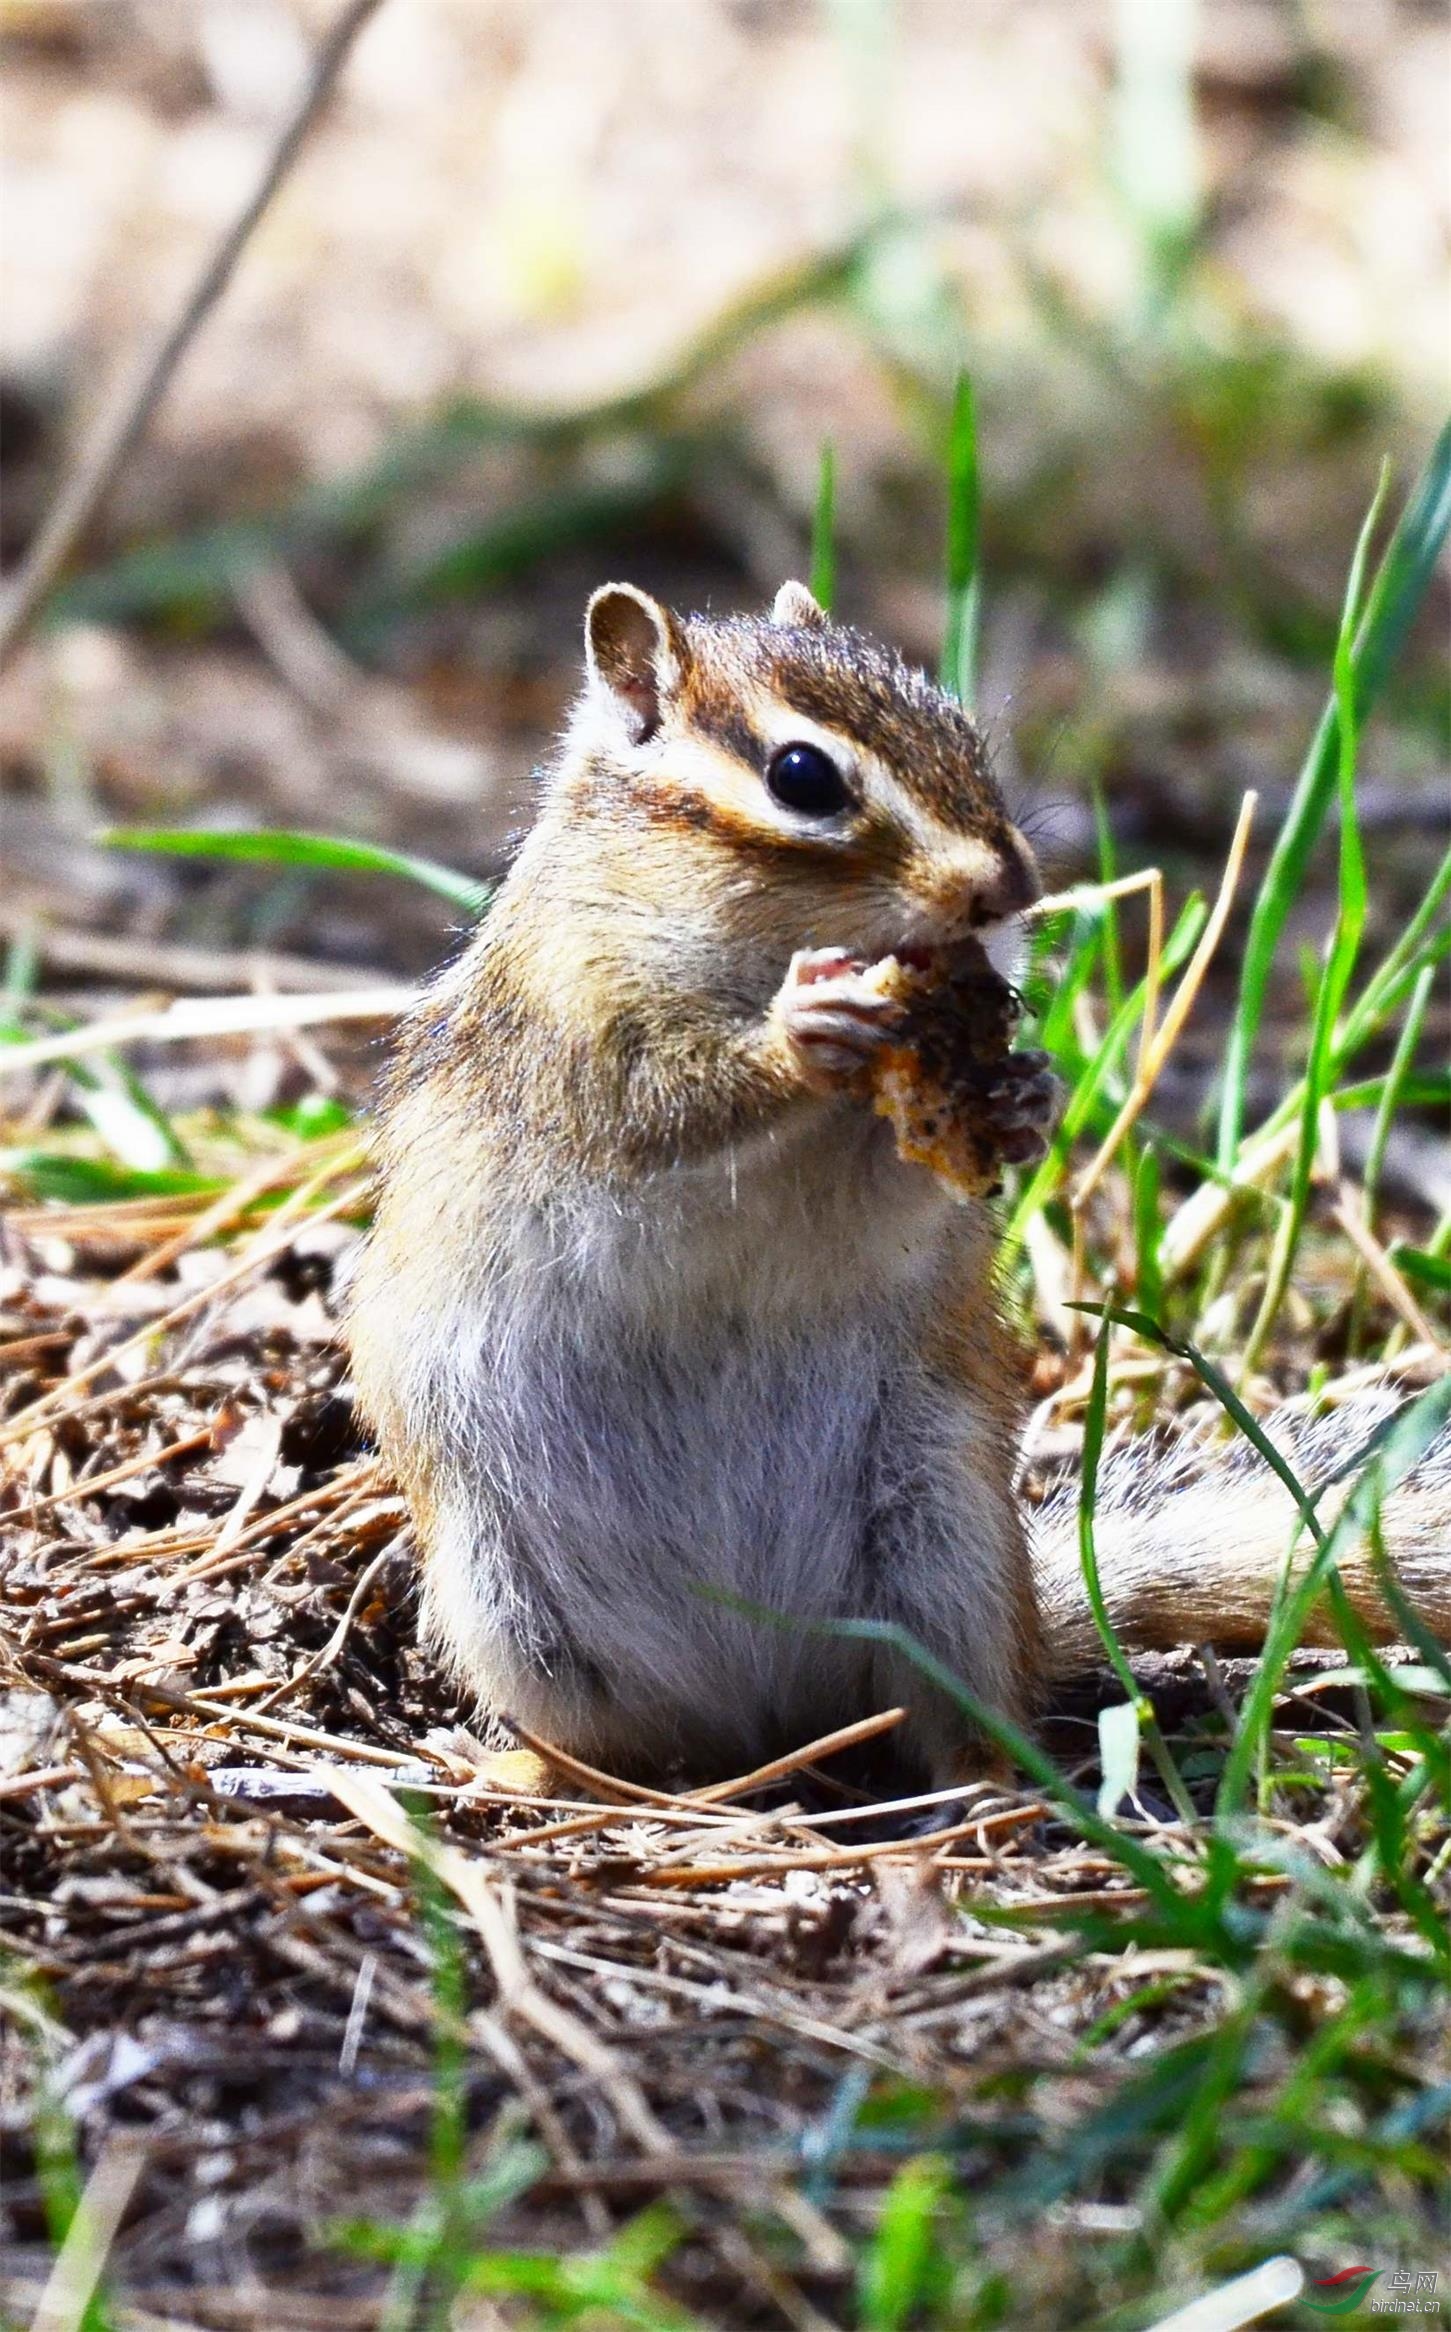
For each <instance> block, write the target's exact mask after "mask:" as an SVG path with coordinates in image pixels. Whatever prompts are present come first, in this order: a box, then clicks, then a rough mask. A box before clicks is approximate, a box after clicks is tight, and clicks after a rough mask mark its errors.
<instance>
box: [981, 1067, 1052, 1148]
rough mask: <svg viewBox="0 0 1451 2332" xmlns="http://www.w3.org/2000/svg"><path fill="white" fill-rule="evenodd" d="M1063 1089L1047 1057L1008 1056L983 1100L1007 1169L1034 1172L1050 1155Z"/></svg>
mask: <svg viewBox="0 0 1451 2332" xmlns="http://www.w3.org/2000/svg"><path fill="white" fill-rule="evenodd" d="M1062 1106H1063V1088H1062V1086H1061V1085H1060V1084H1059V1081H1058V1079H1057V1078H1056V1077H1055V1076H1054V1074H1053V1066H1052V1063H1051V1061H1050V1060H1049V1057H1048V1055H1047V1054H1046V1053H1010V1054H1009V1055H1008V1057H1007V1059H1006V1060H1005V1061H1004V1062H1003V1064H1002V1067H1001V1069H1000V1070H999V1071H998V1073H997V1076H996V1077H995V1078H994V1080H993V1082H992V1083H991V1084H990V1085H989V1086H988V1088H987V1091H986V1093H985V1094H984V1096H983V1117H984V1123H985V1127H986V1130H987V1131H988V1133H989V1134H990V1135H991V1136H992V1139H993V1144H994V1147H995V1148H996V1150H997V1154H998V1156H999V1157H1000V1158H1001V1159H1002V1161H1003V1163H1004V1164H1005V1165H1007V1166H1036V1165H1037V1164H1038V1162H1039V1160H1040V1159H1042V1158H1046V1157H1047V1155H1048V1149H1049V1145H1050V1143H1051V1141H1052V1137H1053V1128H1054V1125H1055V1124H1056V1123H1057V1119H1058V1113H1059V1111H1060V1109H1061V1108H1062Z"/></svg>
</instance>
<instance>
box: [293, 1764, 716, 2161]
mask: <svg viewBox="0 0 1451 2332" xmlns="http://www.w3.org/2000/svg"><path fill="white" fill-rule="evenodd" d="M329 1787H330V1788H331V1790H332V1792H333V1794H334V1796H336V1797H339V1798H341V1800H342V1802H343V1804H344V1805H345V1806H346V1807H347V1809H348V1812H349V1813H350V1814H353V1815H355V1816H356V1818H357V1819H358V1821H360V1822H361V1823H362V1824H363V1825H364V1827H365V1828H367V1829H369V1830H371V1831H372V1833H373V1835H374V1837H375V1838H381V1839H382V1840H383V1842H384V1844H385V1845H387V1846H391V1847H394V1848H395V1849H396V1850H397V1851H398V1853H400V1854H406V1855H407V1856H409V1857H410V1859H412V1860H415V1861H422V1862H425V1863H427V1865H428V1867H429V1869H430V1870H431V1871H432V1872H433V1874H434V1876H435V1878H437V1879H438V1880H439V1881H440V1882H441V1883H442V1884H443V1885H444V1886H446V1887H447V1888H448V1890H449V1892H450V1893H451V1894H452V1895H454V1896H456V1897H457V1899H458V1901H459V1902H460V1903H461V1904H462V1905H463V1907H464V1909H465V1911H467V1913H468V1915H469V1917H470V1919H471V1920H472V1921H473V1923H474V1926H475V1927H476V1928H477V1930H478V1933H479V1939H480V1941H481V1942H482V1944H483V1946H484V1949H485V1951H486V1952H487V1953H488V1956H489V1964H490V1966H491V1967H492V1969H493V1971H494V1981H495V1983H496V1984H497V1985H498V1987H499V2001H500V2006H501V2008H502V2009H503V2010H504V2012H505V2014H508V2015H514V2016H517V2017H520V2018H522V2020H523V2021H524V2022H525V2023H526V2024H529V2025H532V2026H533V2028H534V2030H535V2031H536V2032H537V2033H538V2034H539V2036H540V2038H541V2039H543V2040H547V2041H549V2042H550V2043H551V2045H552V2046H553V2047H554V2048H557V2049H558V2050H559V2052H560V2054H561V2055H562V2056H565V2057H568V2058H569V2059H570V2060H571V2062H572V2063H574V2064H576V2065H578V2067H579V2068H580V2071H581V2072H584V2073H588V2074H590V2075H591V2076H592V2077H593V2078H594V2079H595V2080H596V2081H597V2082H598V2083H599V2085H600V2087H601V2089H602V2090H603V2091H604V2092H605V2095H606V2096H607V2097H608V2099H609V2101H610V2103H611V2105H612V2106H613V2107H614V2110H615V2114H616V2117H617V2119H618V2120H619V2123H620V2126H621V2127H622V2128H623V2129H626V2130H628V2131H629V2133H630V2135H631V2136H632V2137H633V2138H634V2139H635V2141H636V2143H637V2145H639V2147H640V2148H641V2150H642V2152H644V2153H647V2154H672V2153H674V2151H675V2147H674V2143H673V2141H672V2139H671V2137H670V2135H669V2133H668V2132H667V2131H666V2130H665V2129H664V2128H663V2127H662V2126H661V2124H660V2123H659V2122H658V2121H657V2120H656V2118H655V2116H654V2114H653V2113H652V2112H651V2110H650V2107H649V2105H648V2104H647V2103H646V2100H645V2093H644V2091H643V2090H642V2089H641V2088H640V2085H639V2083H638V2082H637V2081H635V2080H634V2078H633V2077H632V2076H631V2075H630V2074H628V2073H626V2072H625V2071H624V2069H623V2067H622V2066H621V2065H620V2064H619V2062H618V2061H617V2059H616V2057H615V2055H614V2052H613V2051H612V2050H611V2049H609V2048H607V2047H606V2045H605V2043H604V2042H603V2041H602V2040H599V2039H597V2038H596V2036H595V2034H594V2033H592V2032H591V2031H590V2029H589V2027H588V2025H586V2024H583V2023H581V2021H580V2019H579V2018H578V2017H577V2016H575V2015H574V2014H572V2012H571V2011H570V2010H569V2009H567V2008H564V2007H562V2006H561V2005H560V2003H559V2002H558V2001H557V2000H553V1999H551V1998H550V1996H549V1994H548V1993H547V1992H544V1991H542V1990H541V1989H540V1987H539V1986H538V1985H537V1984H536V1983H535V1982H534V1979H533V1977H532V1976H531V1975H530V1974H529V1971H528V1968H527V1966H526V1965H525V1961H524V1953H523V1950H522V1947H521V1945H520V1942H519V1936H518V1932H517V1929H516V1927H515V1924H514V1921H513V1918H512V1917H511V1915H510V1908H508V1907H506V1901H505V1896H504V1892H503V1890H501V1889H500V1888H499V1887H498V1886H496V1885H495V1884H493V1883H492V1882H491V1881H490V1879H489V1877H488V1874H487V1872H486V1871H485V1870H484V1867H483V1865H482V1864H481V1863H478V1862H475V1861H473V1860H472V1859H471V1858H470V1857H469V1856H468V1855H466V1854H464V1853H463V1852H461V1850H460V1849H459V1848H458V1847H456V1846H446V1845H442V1844H440V1843H439V1842H438V1841H437V1840H436V1839H431V1838H428V1837H425V1836H424V1834H423V1833H422V1832H421V1831H420V1830H419V1829H418V1828H417V1827H416V1825H415V1824H413V1823H412V1822H410V1821H409V1819H408V1817H407V1815H406V1814H405V1813H404V1812H403V1810H402V1808H401V1806H400V1805H399V1804H398V1802H397V1800H396V1798H394V1797H393V1796H392V1795H391V1794H390V1792H389V1791H388V1790H386V1789H384V1788H383V1786H382V1784H381V1783H380V1782H376V1781H373V1780H372V1779H371V1778H369V1777H368V1776H366V1775H363V1774H359V1773H339V1774H334V1775H332V1776H331V1777H330V1780H329Z"/></svg>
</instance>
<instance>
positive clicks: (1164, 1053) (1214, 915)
mask: <svg viewBox="0 0 1451 2332" xmlns="http://www.w3.org/2000/svg"><path fill="white" fill-rule="evenodd" d="M1258 799H1259V797H1258V795H1257V794H1254V793H1247V794H1246V795H1245V797H1244V800H1243V801H1242V802H1241V803H1240V807H1239V817H1238V819H1237V821H1236V823H1235V829H1234V836H1233V839H1232V841H1231V842H1230V846H1229V856H1228V858H1227V859H1226V861H1225V867H1224V873H1223V875H1222V877H1221V878H1220V885H1219V894H1218V897H1217V898H1216V899H1215V902H1214V906H1213V908H1212V910H1211V911H1210V916H1209V920H1208V922H1207V923H1206V924H1205V926H1204V929H1203V931H1202V932H1201V933H1200V936H1199V944H1198V946H1197V947H1196V948H1195V950H1194V953H1193V955H1192V956H1191V957H1190V958H1189V961H1188V963H1187V964H1186V965H1185V967H1184V977H1183V979H1182V980H1181V981H1180V982H1179V985H1178V987H1177V988H1176V989H1175V991H1174V997H1173V1001H1172V1003H1171V1004H1170V1005H1169V1007H1168V1010H1167V1011H1166V1012H1165V1014H1164V1018H1163V1022H1162V1024H1160V1023H1159V1021H1158V1008H1159V979H1160V950H1161V948H1162V943H1163V908H1162V904H1159V905H1158V906H1157V910H1156V908H1155V906H1154V905H1152V904H1151V908H1150V960H1149V968H1148V973H1147V976H1146V987H1145V995H1144V1021H1143V1031H1142V1035H1141V1038H1140V1044H1139V1059H1138V1066H1137V1068H1136V1069H1135V1071H1134V1081H1133V1084H1132V1086H1131V1087H1130V1089H1129V1093H1128V1097H1127V1099H1126V1100H1125V1102H1124V1105H1123V1107H1122V1109H1121V1110H1120V1111H1119V1113H1118V1116H1117V1117H1116V1118H1115V1119H1114V1122H1113V1124H1112V1125H1111V1126H1110V1128H1109V1130H1108V1132H1107V1134H1105V1136H1104V1138H1103V1142H1102V1144H1101V1145H1100V1147H1099V1150H1098V1153H1097V1155H1096V1157H1095V1158H1094V1159H1093V1160H1092V1162H1091V1163H1090V1164H1089V1165H1088V1166H1087V1167H1085V1169H1084V1171H1083V1173H1082V1174H1081V1175H1080V1176H1079V1179H1078V1182H1077V1184H1076V1186H1075V1188H1074V1191H1073V1206H1074V1210H1075V1212H1076V1211H1077V1210H1078V1209H1080V1208H1081V1207H1082V1206H1083V1205H1084V1203H1085V1202H1086V1200H1087V1199H1088V1198H1089V1196H1090V1195H1091V1193H1092V1192H1093V1191H1094V1190H1096V1189H1097V1187H1098V1184H1099V1183H1100V1182H1101V1181H1102V1179H1103V1176H1104V1174H1105V1173H1106V1172H1107V1170H1108V1167H1109V1166H1110V1165H1111V1164H1112V1162H1113V1159H1114V1157H1115V1155H1116V1153H1117V1151H1118V1148H1119V1145H1120V1143H1121V1142H1122V1141H1123V1138H1124V1136H1125V1134H1126V1133H1127V1132H1128V1130H1129V1128H1130V1127H1131V1126H1132V1125H1133V1124H1134V1122H1135V1120H1136V1119H1137V1117H1138V1116H1139V1114H1140V1112H1141V1110H1142V1109H1143V1108H1144V1106H1145V1104H1146V1103H1147V1101H1148V1099H1149V1096H1150V1094H1151V1093H1152V1092H1153V1089H1154V1086H1155V1084H1156V1082H1157V1080H1158V1077H1159V1073H1160V1071H1161V1070H1162V1068H1163V1066H1164V1063H1165V1062H1166V1061H1167V1060H1168V1058H1169V1055H1170V1053H1171V1052H1172V1051H1173V1049H1174V1046H1175V1044H1176V1043H1177V1041H1178V1038H1179V1033H1180V1030H1181V1029H1182V1028H1183V1026H1184V1023H1185V1021H1186V1020H1187V1019H1188V1017H1189V1015H1190V1013H1191V1011H1192V1010H1193V1008H1194V1003H1195V999H1196V998H1197V996H1198V994H1199V990H1200V988H1201V987H1202V986H1203V984H1204V976H1205V973H1206V972H1207V971H1208V969H1209V966H1210V963H1211V961H1212V960H1213V956H1214V951H1215V949H1216V948H1217V947H1218V945H1219V942H1220V940H1221V938H1222V937H1223V935H1224V927H1225V924H1226V923H1227V922H1228V920H1229V911H1230V908H1231V907H1232V905H1233V904H1234V894H1235V892H1236V890H1237V889H1238V887H1239V877H1240V870H1241V868H1242V867H1243V865H1244V854H1245V851H1246V849H1247V848H1248V845H1249V830H1250V825H1251V822H1252V820H1253V818H1254V813H1255V805H1256V803H1257V801H1258ZM1148 887H1149V896H1150V900H1151V902H1154V901H1156V900H1157V899H1158V897H1159V893H1158V890H1157V888H1156V887H1155V886H1154V885H1150V886H1148Z"/></svg>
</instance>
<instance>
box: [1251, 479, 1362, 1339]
mask: <svg viewBox="0 0 1451 2332" xmlns="http://www.w3.org/2000/svg"><path fill="white" fill-rule="evenodd" d="M1388 482H1389V481H1388V473H1387V471H1386V469H1385V468H1384V467H1382V470H1381V474H1380V479H1379V482H1378V484H1377V486H1376V490H1375V495H1374V497H1373V499H1372V501H1371V505H1370V508H1369V510H1368V511H1367V512H1366V515H1365V521H1364V524H1363V525H1362V527H1361V530H1360V537H1359V540H1358V541H1357V543H1356V546H1355V555H1354V557H1353V558H1352V560H1351V562H1350V576H1349V580H1348V582H1347V583H1346V587H1345V604H1344V607H1343V609H1342V612H1341V617H1340V630H1339V633H1338V636H1337V638H1336V642H1335V680H1334V689H1335V734H1336V741H1337V747H1338V755H1337V763H1336V782H1337V790H1338V793H1339V798H1340V869H1339V884H1338V889H1339V897H1338V903H1337V908H1336V917H1335V928H1334V931H1333V932H1332V934H1331V938H1330V945H1329V949H1328V951H1327V956H1326V961H1325V964H1324V966H1323V969H1322V970H1321V973H1320V977H1319V979H1318V982H1317V984H1316V987H1315V991H1314V994H1315V1004H1314V1014H1313V1019H1312V1024H1311V1034H1310V1049H1309V1054H1308V1057H1307V1059H1306V1064H1305V1087H1304V1102H1303V1105H1302V1107H1301V1111H1300V1140H1299V1144H1298V1147H1297V1149H1296V1153H1295V1164H1294V1171H1293V1173H1292V1175H1291V1179H1290V1196H1289V1206H1288V1210H1287V1212H1286V1215H1285V1218H1284V1221H1283V1223H1282V1225H1281V1229H1280V1235H1279V1236H1278V1237H1277V1239H1276V1241H1275V1247H1274V1261H1273V1265H1272V1268H1271V1271H1270V1274H1269V1278H1268V1280H1267V1282H1266V1285H1265V1291H1264V1295H1263V1297H1262V1299H1261V1302H1260V1306H1259V1310H1258V1312H1257V1314H1256V1316H1255V1321H1254V1325H1253V1327H1252V1328H1251V1330H1250V1334H1249V1338H1248V1341H1247V1342H1246V1345H1245V1349H1244V1357H1243V1361H1242V1364H1241V1381H1242V1382H1244V1381H1247V1380H1248V1378H1249V1377H1250V1376H1251V1375H1252V1373H1253V1371H1254V1369H1255V1368H1256V1366H1257V1365H1258V1362H1259V1356H1260V1352H1261V1349H1262V1347H1263V1344H1264V1340H1265V1338H1266V1337H1267V1336H1268V1334H1269V1332H1270V1329H1271V1327H1272V1326H1273V1325H1274V1320H1275V1315H1276V1313H1277V1312H1278V1311H1279V1308H1280V1305H1281V1303H1282V1301H1283V1300H1284V1295H1285V1291H1286V1289H1287V1288H1288V1286H1289V1284H1290V1275H1291V1272H1292V1271H1293V1270H1294V1266H1295V1255H1296V1252H1297V1250H1298V1247H1299V1243H1300V1233H1301V1231H1302V1229H1303V1228H1304V1223H1305V1216H1306V1212H1307V1210H1308V1208H1309V1204H1310V1183H1311V1178H1312V1176H1313V1173H1314V1168H1315V1158H1316V1154H1317V1152H1318V1150H1319V1146H1320V1113H1321V1108H1322V1105H1323V1103H1324V1101H1325V1099H1326V1096H1327V1094H1328V1092H1329V1090H1330V1087H1331V1085H1332V1083H1333V1081H1334V1075H1333V1062H1332V1053H1333V1046H1334V1038H1335V1030H1336V1024H1337V1022H1338V1021H1339V1018H1340V1011H1341V1006H1342V1005H1343V1004H1344V1002H1345V998H1346V994H1347V992H1348V990H1349V987H1350V981H1351V975H1352V973H1353V972H1354V970H1355V964H1356V958H1357V957H1358V955H1359V953H1360V942H1361V937H1362V934H1363V933H1364V930H1365V913H1366V883H1365V853H1364V851H1363V849H1362V847H1361V840H1360V820H1359V813H1358V810H1357V807H1356V799H1355V770H1356V755H1357V750H1358V747H1359V743H1360V719H1359V713H1358V710H1357V705H1356V689H1355V663H1354V643H1355V636H1356V633H1357V631H1358V629H1359V625H1360V606H1361V594H1362V590H1363V587H1364V579H1365V564H1366V559H1367V557H1368V555H1369V550H1370V541H1371V536H1372V534H1373V533H1374V531H1375V527H1376V523H1377V521H1378V519H1379V517H1380V513H1381V508H1382V505H1383V504H1384V501H1385V497H1386V488H1387V485H1388Z"/></svg>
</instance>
